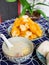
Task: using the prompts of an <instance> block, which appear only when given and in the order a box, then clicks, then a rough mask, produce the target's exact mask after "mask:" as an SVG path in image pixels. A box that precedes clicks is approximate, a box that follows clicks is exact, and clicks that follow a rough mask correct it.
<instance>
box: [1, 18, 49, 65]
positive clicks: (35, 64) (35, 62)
mask: <svg viewBox="0 0 49 65" xmlns="http://www.w3.org/2000/svg"><path fill="white" fill-rule="evenodd" d="M13 22H14V19H11V20H6V21H5V22H3V23H2V24H0V33H3V34H4V35H5V36H6V37H7V38H10V35H9V34H8V32H7V28H8V27H9V26H10V25H11V24H12V23H13ZM36 22H38V23H39V24H41V25H42V27H43V28H44V29H45V28H49V26H48V24H49V23H48V21H46V20H45V19H44V18H41V19H40V20H37V21H36ZM45 40H49V39H48V38H47V37H46V36H45V35H44V36H43V37H42V38H40V39H38V40H34V41H33V42H34V43H35V45H38V44H40V43H41V42H43V41H45ZM2 43H3V40H2V39H1V38H0V65H17V64H16V63H13V62H11V61H9V60H8V59H7V58H6V57H5V56H4V54H3V52H2ZM21 64H22V65H43V64H42V63H41V62H40V60H39V59H38V58H37V56H36V52H35V51H34V53H33V54H32V57H31V58H30V59H29V60H27V61H26V62H24V63H21Z"/></svg>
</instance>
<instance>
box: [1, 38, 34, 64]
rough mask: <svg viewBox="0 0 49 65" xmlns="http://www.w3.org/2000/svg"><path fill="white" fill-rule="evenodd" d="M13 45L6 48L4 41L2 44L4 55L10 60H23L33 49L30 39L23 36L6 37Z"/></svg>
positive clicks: (29, 55) (28, 56)
mask: <svg viewBox="0 0 49 65" xmlns="http://www.w3.org/2000/svg"><path fill="white" fill-rule="evenodd" d="M8 40H9V41H10V42H11V43H12V44H13V47H12V48H10V49H8V47H7V45H6V44H5V42H4V43H3V45H2V50H3V53H4V54H5V56H6V57H7V58H8V59H9V60H10V61H12V62H15V63H17V62H18V61H19V62H24V61H26V60H27V59H29V58H30V57H31V55H32V53H33V51H34V44H33V42H32V41H30V40H28V39H26V38H24V37H12V38H9V39H8Z"/></svg>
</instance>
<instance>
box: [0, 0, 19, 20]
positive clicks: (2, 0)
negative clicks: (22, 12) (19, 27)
mask: <svg viewBox="0 0 49 65" xmlns="http://www.w3.org/2000/svg"><path fill="white" fill-rule="evenodd" d="M0 16H1V17H2V21H5V20H8V19H12V18H16V17H17V16H18V5H17V1H16V2H11V3H10V2H6V0H0Z"/></svg>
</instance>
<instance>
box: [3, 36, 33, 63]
mask: <svg viewBox="0 0 49 65" xmlns="http://www.w3.org/2000/svg"><path fill="white" fill-rule="evenodd" d="M8 40H9V41H10V42H11V43H12V44H13V43H20V42H24V43H28V45H30V48H31V51H30V53H29V54H27V55H26V56H23V57H18V58H17V57H12V56H9V55H7V54H6V53H5V50H4V46H5V45H6V44H5V42H3V45H2V50H3V53H4V54H5V56H6V57H7V58H8V59H9V60H10V61H12V62H15V63H17V62H20V63H22V62H24V61H26V60H28V59H29V58H30V57H31V56H32V53H33V51H34V43H33V42H32V41H30V40H28V39H26V38H23V37H12V38H9V39H8Z"/></svg>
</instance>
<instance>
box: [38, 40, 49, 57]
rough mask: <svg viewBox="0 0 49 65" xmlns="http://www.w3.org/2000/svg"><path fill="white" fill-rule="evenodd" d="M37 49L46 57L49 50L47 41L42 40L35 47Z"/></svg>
mask: <svg viewBox="0 0 49 65" xmlns="http://www.w3.org/2000/svg"><path fill="white" fill-rule="evenodd" d="M37 51H38V52H39V53H41V54H42V55H43V56H44V57H46V55H47V53H48V52H49V41H47V40H46V41H44V42H43V43H41V44H40V46H39V47H38V48H37Z"/></svg>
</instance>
